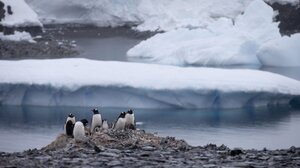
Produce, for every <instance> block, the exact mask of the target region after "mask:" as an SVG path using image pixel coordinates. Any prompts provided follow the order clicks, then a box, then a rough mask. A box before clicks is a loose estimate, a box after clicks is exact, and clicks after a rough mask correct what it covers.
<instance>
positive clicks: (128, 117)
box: [125, 114, 134, 125]
mask: <svg viewBox="0 0 300 168" xmlns="http://www.w3.org/2000/svg"><path fill="white" fill-rule="evenodd" d="M125 119H126V125H134V114H126V115H125Z"/></svg>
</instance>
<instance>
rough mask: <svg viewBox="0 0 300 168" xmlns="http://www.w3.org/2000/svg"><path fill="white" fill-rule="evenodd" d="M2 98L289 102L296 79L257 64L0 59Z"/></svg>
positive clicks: (297, 87)
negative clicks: (233, 66)
mask: <svg viewBox="0 0 300 168" xmlns="http://www.w3.org/2000/svg"><path fill="white" fill-rule="evenodd" d="M0 79H1V80H0V104H10V105H43V106H63V105H69V106H74V105H76V106H101V107H139V108H167V107H177V108H178V107H180V108H210V107H219V108H238V107H244V106H266V105H270V104H277V103H287V102H288V101H289V100H291V98H293V97H294V96H296V95H300V82H299V81H297V80H294V79H290V78H287V77H284V76H281V75H278V74H273V73H269V72H263V71H257V70H238V69H234V70H233V69H232V70H228V69H217V68H199V67H198V68H195V67H176V66H167V65H153V64H142V63H125V62H106V61H93V60H87V59H57V60H22V61H0Z"/></svg>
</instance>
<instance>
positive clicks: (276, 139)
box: [0, 106, 300, 152]
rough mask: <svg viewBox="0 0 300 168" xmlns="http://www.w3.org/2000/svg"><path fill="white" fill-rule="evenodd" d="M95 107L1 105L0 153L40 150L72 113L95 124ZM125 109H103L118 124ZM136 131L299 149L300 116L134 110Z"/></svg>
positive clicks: (273, 111)
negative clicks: (119, 116) (296, 147)
mask: <svg viewBox="0 0 300 168" xmlns="http://www.w3.org/2000/svg"><path fill="white" fill-rule="evenodd" d="M92 108H94V107H36V106H0V151H6V152H15V151H23V150H26V149H29V148H41V147H43V146H46V145H47V144H49V143H50V142H52V141H53V140H54V139H55V138H56V137H57V136H58V135H59V134H60V133H63V125H64V122H65V120H66V117H67V115H68V114H69V113H73V114H74V115H75V116H76V119H77V120H80V119H83V118H86V119H88V120H89V122H90V121H91V117H92V112H91V109H92ZM126 110H127V109H126V108H99V111H100V113H101V114H102V118H104V119H107V120H108V121H109V122H114V121H115V120H116V118H117V116H118V114H119V113H120V112H122V111H126ZM134 112H135V118H136V122H137V128H139V129H143V130H145V131H146V132H150V133H154V134H157V135H159V136H173V137H176V138H177V139H183V140H185V141H186V142H187V143H189V144H190V145H194V146H197V145H206V144H209V143H213V144H217V145H221V144H225V145H227V146H228V147H230V148H234V147H242V148H245V149H252V148H255V149H262V148H264V147H266V148H268V149H279V148H289V147H290V146H300V134H299V129H300V111H299V110H293V109H291V108H289V107H278V108H273V107H272V108H271V107H270V108H264V109H253V108H252V109H251V108H248V109H231V110H221V109H201V110H200V109H194V110H192V109H190V110H184V109H134Z"/></svg>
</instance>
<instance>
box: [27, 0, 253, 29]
mask: <svg viewBox="0 0 300 168" xmlns="http://www.w3.org/2000/svg"><path fill="white" fill-rule="evenodd" d="M250 1H251V0H243V1H241V0H230V1H227V2H226V3H224V2H223V1H222V0H184V1H183V0H164V1H161V0H151V1H149V0H126V1H123V0H113V1H112V0H100V1H95V0H93V1H82V0H52V1H46V0H43V1H41V0H26V2H27V3H28V4H29V5H30V6H31V7H32V8H33V9H34V10H35V11H36V12H37V13H38V15H39V18H40V20H41V21H42V22H43V23H45V24H52V23H56V24H57V23H80V24H94V25H97V26H100V27H104V26H112V27H115V26H123V25H129V26H136V29H137V30H139V31H169V30H172V29H175V28H180V27H205V26H206V25H207V24H209V23H211V22H213V21H214V19H215V18H219V17H227V18H231V19H234V18H235V17H236V16H237V15H238V14H240V13H242V12H243V10H244V9H245V7H246V6H247V5H248V3H249V2H250Z"/></svg>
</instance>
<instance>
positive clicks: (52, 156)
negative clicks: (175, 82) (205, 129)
mask: <svg viewBox="0 0 300 168" xmlns="http://www.w3.org/2000/svg"><path fill="white" fill-rule="evenodd" d="M89 139H90V140H91V141H92V142H93V143H95V144H96V145H97V146H98V147H99V148H100V152H96V151H95V150H94V149H93V148H92V147H91V146H90V145H88V143H86V142H83V143H76V142H75V141H74V139H72V138H68V137H67V136H65V135H63V134H61V135H59V136H58V137H57V139H56V140H55V141H53V142H52V143H51V144H49V145H47V146H46V147H44V148H42V149H39V150H37V149H29V150H26V151H24V152H16V153H6V152H0V165H1V166H0V167H32V166H34V167H84V166H86V167H299V166H300V148H299V147H293V146H292V147H290V148H289V149H278V150H268V149H263V150H256V149H250V150H248V149H247V150H244V149H242V148H234V149H230V148H228V147H226V146H225V145H221V146H216V145H214V144H208V145H205V146H191V145H189V144H187V143H186V142H185V141H183V140H176V139H175V138H174V137H159V136H157V135H154V134H152V133H145V132H144V131H143V130H138V131H131V130H126V131H113V130H109V131H106V132H101V133H96V134H94V135H92V136H90V137H89Z"/></svg>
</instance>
